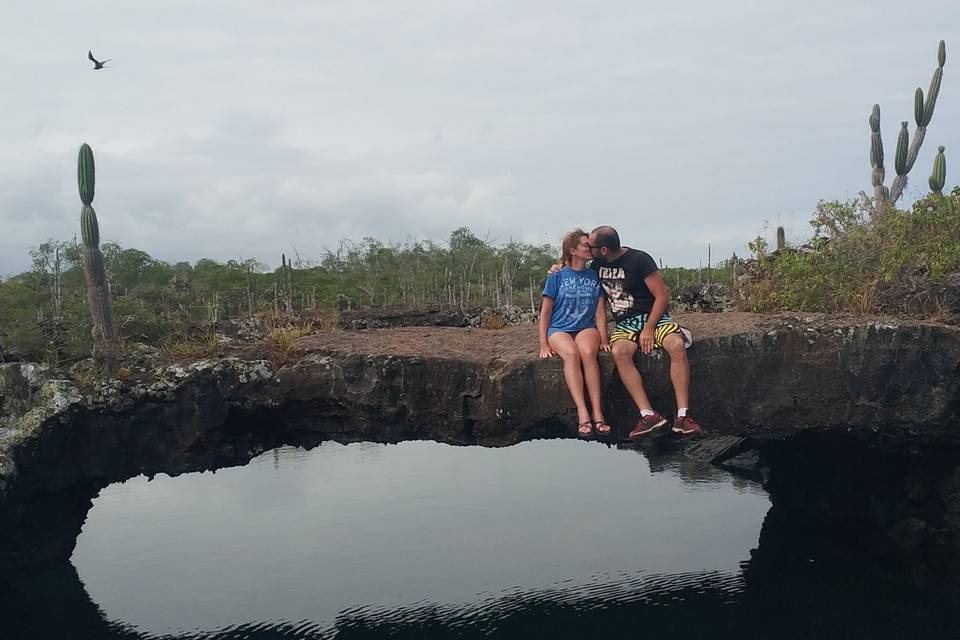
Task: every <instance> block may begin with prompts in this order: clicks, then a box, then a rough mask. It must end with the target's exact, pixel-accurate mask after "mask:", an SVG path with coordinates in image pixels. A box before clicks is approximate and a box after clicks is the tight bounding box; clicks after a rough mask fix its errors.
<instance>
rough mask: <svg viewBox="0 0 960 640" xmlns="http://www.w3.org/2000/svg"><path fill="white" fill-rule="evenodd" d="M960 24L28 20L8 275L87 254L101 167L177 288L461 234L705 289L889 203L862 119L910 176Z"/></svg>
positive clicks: (681, 18)
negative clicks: (259, 264) (560, 249)
mask: <svg viewBox="0 0 960 640" xmlns="http://www.w3.org/2000/svg"><path fill="white" fill-rule="evenodd" d="M892 15H898V16H899V18H898V19H897V20H892V19H890V16H892ZM930 16H936V17H937V18H936V19H935V20H932V19H931V18H930ZM958 18H960V8H958V7H956V6H954V3H949V2H946V1H937V2H933V1H931V2H920V3H919V4H915V5H914V7H913V8H912V9H911V10H910V11H904V10H903V8H902V3H899V2H898V3H894V2H890V1H887V0H883V1H877V2H869V3H868V2H851V3H844V4H842V5H840V3H835V2H824V1H822V0H815V1H813V2H808V3H805V4H804V5H803V6H802V7H799V6H798V5H796V3H791V4H787V3H777V2H751V1H746V0H740V1H732V2H727V3H722V4H717V3H711V2H706V1H705V0H691V1H690V2H685V3H680V4H676V5H675V6H669V7H666V6H660V5H645V4H644V3H628V2H610V3H605V4H603V5H587V4H586V3H577V2H556V1H554V2H534V3H515V2H506V1H505V0H504V1H497V0H491V1H488V2H481V3H472V4H471V5H470V6H466V3H448V2H418V3H372V2H349V3H347V2H327V3H312V2H285V3H279V4H278V3H274V4H273V5H257V4H252V3H239V2H228V1H225V0H222V1H219V2H212V3H204V4H203V5H202V6H199V7H198V6H195V3H186V2H179V3H169V2H167V3H138V4H137V6H136V8H130V6H129V5H128V4H123V3H119V2H105V3H102V4H100V5H98V6H97V7H96V8H90V7H85V6H79V5H76V4H75V3H44V4H43V5H42V6H39V5H38V6H30V7H27V6H26V5H24V6H23V7H20V8H18V11H17V15H16V16H15V17H13V23H12V24H11V25H9V26H11V29H10V33H11V37H10V38H8V39H5V42H4V44H3V47H4V54H5V55H3V56H0V59H2V60H4V62H3V63H2V64H4V65H5V68H4V69H3V71H4V77H5V79H6V90H5V92H4V95H3V97H2V98H0V100H2V107H3V112H4V117H3V118H2V119H0V134H2V139H3V140H4V144H3V145H2V147H3V151H2V152H0V223H2V226H3V228H4V231H5V232H4V233H3V234H2V235H0V273H3V274H9V273H12V272H16V271H19V270H21V269H23V268H26V266H27V265H28V262H29V260H28V257H27V249H28V247H30V246H32V245H35V244H37V243H39V242H41V241H42V240H43V239H44V238H46V237H47V236H53V237H59V238H69V237H72V235H73V234H74V233H75V228H76V226H77V217H78V212H79V200H78V197H77V194H76V185H75V166H74V163H75V154H76V150H77V148H78V146H79V144H80V142H82V141H86V142H89V143H90V144H91V145H92V146H93V148H94V152H95V154H96V158H97V174H98V183H97V197H96V201H95V206H96V208H97V211H98V213H99V215H100V219H101V224H102V226H103V235H104V237H105V238H108V239H113V240H117V241H119V242H121V243H122V244H124V245H126V246H136V247H139V248H142V249H144V250H146V251H148V252H150V253H151V254H153V255H155V256H157V257H160V258H163V259H166V260H171V261H172V260H184V259H187V260H195V259H197V258H200V257H213V258H218V259H224V258H228V257H254V256H255V257H258V258H260V259H261V260H263V261H265V262H267V263H271V264H272V263H275V262H277V257H278V256H279V254H280V252H281V251H285V252H287V253H289V252H290V250H291V248H292V247H293V246H296V247H297V249H298V250H299V251H300V253H301V254H302V255H304V256H305V257H317V256H319V254H320V253H321V251H322V248H323V247H324V246H331V247H332V246H335V245H336V243H337V241H338V240H339V239H340V238H342V237H351V238H353V239H356V240H359V239H360V238H361V237H363V236H375V237H378V238H380V239H384V240H387V239H390V240H394V241H402V240H405V239H408V238H433V239H437V240H441V239H443V238H445V237H446V236H447V234H449V232H450V231H451V230H452V229H454V228H456V227H457V226H460V225H468V226H471V227H473V228H474V229H475V230H476V231H478V232H479V233H480V234H481V235H483V234H485V233H486V232H487V231H490V233H491V236H492V237H496V238H499V239H501V240H506V239H507V238H510V237H512V238H515V239H521V240H526V241H533V242H556V241H557V240H558V238H559V236H560V235H561V234H562V232H563V231H564V230H565V229H566V228H568V227H571V226H575V225H582V226H587V227H590V226H592V225H595V224H599V223H611V224H614V225H616V226H618V227H619V228H620V229H621V232H622V235H623V236H624V238H625V239H626V240H627V241H628V242H629V243H631V244H634V245H636V246H642V247H644V248H646V249H647V250H649V251H650V252H651V253H653V254H654V255H655V256H658V257H660V258H662V259H663V260H664V262H666V263H668V264H686V265H692V266H696V264H697V263H698V262H699V261H701V260H704V261H705V259H706V246H707V244H708V243H709V244H711V245H712V249H713V255H714V257H715V259H716V257H718V256H725V255H729V254H730V252H732V251H734V250H737V251H738V252H741V253H742V252H743V250H744V248H745V247H744V244H745V242H746V241H747V240H748V239H750V238H751V237H753V236H755V235H756V234H757V233H759V232H761V230H762V229H763V226H764V224H765V223H767V224H768V225H769V226H770V227H771V228H772V227H775V226H776V225H777V224H784V225H785V226H786V227H787V231H788V236H789V237H794V238H796V239H798V240H799V239H801V238H803V237H804V236H805V235H807V232H808V227H807V224H806V220H807V218H808V216H809V213H810V211H812V209H813V207H814V205H815V203H816V201H817V199H819V198H845V197H851V196H853V195H855V194H856V192H857V191H859V190H861V189H865V188H868V187H869V172H868V166H867V154H866V150H867V143H868V138H867V135H866V134H867V127H866V115H867V114H868V112H869V109H870V106H871V105H872V104H873V103H874V102H879V103H880V104H881V106H882V107H883V110H884V111H883V113H884V116H883V127H884V137H885V139H886V141H887V146H888V147H889V148H890V149H891V152H892V147H891V145H892V144H893V141H894V140H895V134H896V131H897V128H898V123H899V121H900V120H903V119H911V117H912V94H913V89H914V87H916V86H922V87H924V88H926V86H927V83H928V82H929V76H930V73H931V71H932V68H933V65H934V59H935V50H936V42H937V40H939V39H940V38H944V37H948V36H949V34H950V32H952V31H951V29H949V28H948V26H949V25H955V24H957V20H958ZM951 44H952V43H951V42H948V63H947V70H946V74H945V76H946V77H945V78H944V82H943V89H942V92H941V96H940V100H939V102H938V111H937V114H936V115H935V117H934V121H933V124H932V125H931V129H930V132H929V133H928V136H927V142H926V146H925V148H924V150H923V152H922V154H921V157H920V159H919V160H918V162H917V167H916V168H915V169H914V173H915V178H914V183H915V185H916V186H915V187H914V188H912V189H908V191H907V195H908V197H909V198H910V199H912V198H915V197H916V196H918V195H920V194H921V193H922V192H923V185H924V183H925V181H926V180H925V179H926V175H927V173H928V172H929V165H930V164H931V162H932V156H933V153H934V150H935V147H936V145H938V144H945V145H947V147H948V164H949V157H950V155H949V154H950V151H949V149H950V148H955V149H960V145H958V144H956V143H957V142H960V141H958V139H957V138H958V133H957V131H958V129H957V127H955V126H953V125H954V124H955V122H954V121H955V119H956V115H955V114H956V113H958V107H957V105H958V104H960V86H958V85H957V83H956V82H955V81H954V79H953V74H952V73H951V69H952V60H953V57H952V55H953V54H951V53H950V51H953V49H952V48H951ZM88 48H92V49H93V50H94V53H95V54H96V55H98V56H100V57H103V58H108V57H110V58H113V62H111V63H109V66H111V67H112V69H110V70H108V71H102V72H96V73H94V72H92V71H90V70H89V66H88V62H87V61H86V60H85V55H86V50H87V49H88ZM11 61H17V64H11ZM948 181H949V182H951V183H952V182H953V180H952V179H950V178H949V176H948Z"/></svg>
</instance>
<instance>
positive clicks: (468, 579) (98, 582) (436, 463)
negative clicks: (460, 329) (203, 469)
mask: <svg viewBox="0 0 960 640" xmlns="http://www.w3.org/2000/svg"><path fill="white" fill-rule="evenodd" d="M653 470H656V472H654V471H653ZM767 508H768V501H767V499H766V497H765V495H764V494H763V493H762V492H761V491H760V490H759V488H758V487H757V486H756V485H755V484H753V483H750V482H747V481H737V482H736V483H734V482H733V481H732V479H731V477H730V476H729V475H728V474H726V473H725V472H722V471H719V470H716V469H714V468H712V467H709V466H704V465H700V464H695V463H690V462H688V461H685V460H683V459H680V458H673V457H669V456H668V457H662V458H658V457H654V458H653V459H652V461H651V462H650V463H649V464H648V462H647V458H646V457H644V456H641V455H638V454H637V453H636V452H634V451H630V450H617V449H611V448H607V447H604V446H603V445H600V444H597V443H585V442H577V441H541V442H529V443H525V444H522V445H518V446H516V447H510V448H506V449H482V448H457V447H448V446H444V445H439V444H435V443H428V442H412V443H404V444H401V445H391V446H383V445H376V444H354V445H349V446H341V445H336V444H328V445H324V446H321V447H318V448H316V449H314V450H312V451H309V452H306V451H302V450H298V449H289V448H287V449H282V450H279V451H276V452H270V453H267V454H264V455H263V456H261V457H260V458H258V459H256V460H254V461H253V462H252V463H251V464H250V465H249V466H248V467H244V468H233V469H225V470H221V471H219V472H217V473H216V474H211V473H207V474H192V475H188V476H181V477H179V478H172V479H171V478H167V477H163V476H161V477H158V478H156V479H155V480H154V481H152V482H149V483H148V482H147V481H146V480H145V479H143V478H138V479H134V480H132V481H129V482H127V483H124V484H123V485H115V486H111V487H109V488H107V489H106V490H104V491H103V492H102V493H101V495H100V496H99V497H98V498H97V500H96V501H95V506H94V508H93V509H92V510H91V512H90V514H89V517H88V520H87V522H86V524H85V525H84V529H83V533H82V534H81V536H80V539H79V540H78V544H77V548H76V552H75V554H74V557H73V563H74V565H75V566H76V567H77V570H74V569H73V567H72V566H71V567H63V568H61V569H60V570H58V571H56V572H54V573H51V574H48V575H45V576H41V577H38V578H35V579H33V580H28V581H22V582H20V583H17V584H14V585H7V587H6V589H5V591H4V593H2V594H0V595H2V596H3V597H2V598H0V613H7V615H6V616H4V619H5V620H6V621H7V623H6V624H5V626H4V631H5V633H4V637H13V638H63V637H71V638H85V637H89V638H171V639H172V638H178V639H187V638H190V639H196V640H201V639H204V640H206V639H209V638H223V639H226V638H326V637H336V638H367V637H370V638H373V637H384V636H387V637H410V638H424V637H436V638H445V637H463V638H473V637H478V638H479V637H500V638H530V637H551V638H574V637H578V638H582V637H596V636H600V635H606V634H611V635H618V636H619V635H624V634H626V633H630V634H634V635H635V634H639V635H651V636H652V635H654V634H657V635H661V634H662V635H668V636H669V637H672V638H678V637H679V638H684V637H690V638H693V637H705V636H708V635H709V636H710V637H714V638H718V637H719V638H725V637H730V638H733V637H736V638H751V637H758V638H759V637H764V638H769V637H771V636H775V637H788V638H789V637H797V638H799V637H813V634H816V635H817V636H818V637H855V638H858V637H864V638H866V637H870V638H877V637H881V638H885V637H902V635H903V633H904V632H905V630H908V629H909V630H911V631H910V632H911V635H912V636H913V637H928V636H927V635H926V634H928V633H929V634H930V636H929V637H934V636H937V634H940V635H939V636H938V637H942V634H943V633H946V632H948V631H949V630H950V629H951V627H952V621H951V620H950V619H949V613H950V612H951V611H952V610H953V607H955V606H956V604H957V603H956V602H955V598H954V595H953V592H952V591H950V590H938V589H935V588H933V587H932V586H930V585H917V584H916V583H911V582H907V581H904V580H901V579H893V578H891V577H890V576H888V575H886V574H877V573H874V572H872V571H868V570H864V569H863V568H862V567H858V568H849V567H843V566H841V565H831V566H821V565H820V564H818V563H811V562H809V560H808V558H807V557H806V556H805V554H804V553H803V546H802V544H801V541H797V540H795V538H793V537H791V536H792V532H791V527H790V523H789V522H784V521H781V520H779V519H777V518H770V517H768V518H767V520H766V522H764V514H765V513H766V511H767ZM761 523H763V527H764V535H763V536H762V537H761V544H760V547H759V548H757V549H755V550H754V551H753V553H752V557H751V551H750V550H751V549H753V548H755V547H757V539H758V532H759V531H760V527H761ZM764 540H766V541H768V542H767V544H766V548H765V545H764ZM78 572H79V577H78ZM81 578H82V582H81ZM7 631H9V632H11V633H12V635H11V636H7V635H6V632H7ZM898 634H899V635H898Z"/></svg>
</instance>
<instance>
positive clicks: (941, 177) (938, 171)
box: [929, 146, 947, 195]
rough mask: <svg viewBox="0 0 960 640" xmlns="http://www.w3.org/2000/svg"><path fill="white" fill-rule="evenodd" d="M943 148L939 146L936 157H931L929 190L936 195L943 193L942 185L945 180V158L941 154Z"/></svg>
mask: <svg viewBox="0 0 960 640" xmlns="http://www.w3.org/2000/svg"><path fill="white" fill-rule="evenodd" d="M944 150H945V148H944V147H942V146H941V147H940V149H939V150H938V151H937V155H936V157H934V159H933V173H932V174H930V180H929V183H930V190H931V191H933V192H934V193H936V194H938V195H943V185H944V184H945V183H946V181H947V159H946V157H945V156H944V155H943V152H944Z"/></svg>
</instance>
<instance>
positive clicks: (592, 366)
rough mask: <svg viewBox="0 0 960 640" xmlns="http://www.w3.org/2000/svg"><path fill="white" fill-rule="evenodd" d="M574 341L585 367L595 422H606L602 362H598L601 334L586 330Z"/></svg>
mask: <svg viewBox="0 0 960 640" xmlns="http://www.w3.org/2000/svg"><path fill="white" fill-rule="evenodd" d="M574 341H575V342H576V343H577V349H578V350H579V351H580V366H581V367H583V379H584V381H585V382H586V383H587V394H588V395H589V396H590V408H591V409H592V410H593V420H594V422H606V421H605V420H604V419H603V406H602V404H601V402H600V395H601V393H600V362H599V361H598V360H597V353H598V352H599V351H600V333H599V332H598V331H597V330H596V329H584V330H583V331H581V332H580V333H578V334H577V337H576V338H575V340H574Z"/></svg>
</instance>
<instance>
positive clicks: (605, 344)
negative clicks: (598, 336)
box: [600, 340, 610, 353]
mask: <svg viewBox="0 0 960 640" xmlns="http://www.w3.org/2000/svg"><path fill="white" fill-rule="evenodd" d="M600 351H606V352H607V353H610V343H609V342H607V341H606V340H602V341H601V342H600Z"/></svg>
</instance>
